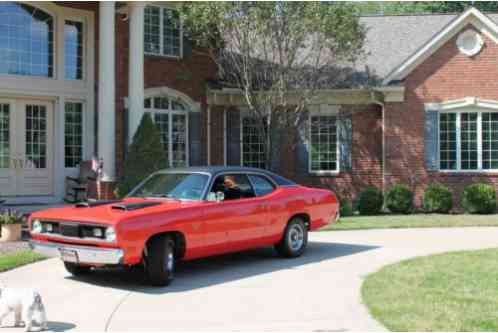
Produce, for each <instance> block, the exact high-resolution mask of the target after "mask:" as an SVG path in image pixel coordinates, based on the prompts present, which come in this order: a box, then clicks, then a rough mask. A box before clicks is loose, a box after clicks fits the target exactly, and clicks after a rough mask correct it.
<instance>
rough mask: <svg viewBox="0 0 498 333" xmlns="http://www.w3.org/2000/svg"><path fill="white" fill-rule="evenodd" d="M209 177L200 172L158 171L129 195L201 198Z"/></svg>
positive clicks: (179, 198) (181, 198)
mask: <svg viewBox="0 0 498 333" xmlns="http://www.w3.org/2000/svg"><path fill="white" fill-rule="evenodd" d="M208 179H209V177H208V176H207V175H204V174H199V173H158V174H155V175H153V176H151V177H149V178H148V179H147V180H146V181H145V182H144V183H143V184H141V185H140V186H139V187H138V188H136V189H135V190H134V191H132V192H131V193H130V194H129V195H128V197H141V198H144V197H154V198H172V199H178V200H201V199H202V194H203V192H204V189H205V187H206V183H207V181H208Z"/></svg>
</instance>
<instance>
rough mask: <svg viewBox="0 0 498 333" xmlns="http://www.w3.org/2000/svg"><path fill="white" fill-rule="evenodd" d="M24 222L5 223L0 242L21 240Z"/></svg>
mask: <svg viewBox="0 0 498 333" xmlns="http://www.w3.org/2000/svg"><path fill="white" fill-rule="evenodd" d="M21 228H22V224H20V223H16V224H3V225H2V236H1V237H0V242H14V241H18V240H21Z"/></svg>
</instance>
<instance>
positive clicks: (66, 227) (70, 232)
mask: <svg viewBox="0 0 498 333" xmlns="http://www.w3.org/2000/svg"><path fill="white" fill-rule="evenodd" d="M59 229H60V234H61V235H62V236H67V237H80V228H79V226H78V225H77V224H63V223H61V224H60V226H59Z"/></svg>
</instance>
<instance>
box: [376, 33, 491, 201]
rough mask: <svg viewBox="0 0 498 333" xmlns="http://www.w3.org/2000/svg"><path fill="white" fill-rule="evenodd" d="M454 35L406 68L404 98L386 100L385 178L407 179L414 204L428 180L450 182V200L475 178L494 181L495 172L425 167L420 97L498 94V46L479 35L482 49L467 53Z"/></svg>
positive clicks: (389, 180) (425, 99) (444, 98)
mask: <svg viewBox="0 0 498 333" xmlns="http://www.w3.org/2000/svg"><path fill="white" fill-rule="evenodd" d="M467 28H469V27H466V28H465V29H463V30H462V31H464V30H466V29H467ZM457 36H458V34H457V35H456V36H455V37H454V38H451V39H450V40H449V41H448V42H446V43H445V44H444V45H443V46H442V47H441V48H440V49H439V50H437V51H436V52H435V53H434V54H433V55H432V56H430V57H429V58H428V59H426V60H425V61H424V62H423V63H422V64H420V65H419V66H418V67H417V68H416V69H415V70H414V71H413V72H412V73H410V75H409V76H408V77H407V78H406V80H405V87H406V94H405V101H404V102H403V103H388V104H387V105H386V169H387V174H386V181H387V183H389V184H392V183H396V182H404V183H407V184H409V185H411V186H412V188H413V189H414V190H415V192H416V204H417V205H419V204H420V203H421V201H420V200H421V197H422V194H423V191H424V189H425V188H426V187H427V184H429V183H431V182H441V183H444V184H447V185H448V186H450V187H451V188H452V189H453V190H454V193H455V195H454V199H455V204H458V202H459V196H460V193H461V190H462V188H463V186H465V185H466V184H469V183H472V182H476V181H486V182H492V183H494V184H498V174H496V175H476V174H461V173H458V174H457V173H453V174H447V173H444V174H443V173H439V172H428V171H427V170H426V169H425V165H424V120H425V111H424V103H431V102H443V101H447V100H454V99H460V98H464V97H467V96H475V97H479V98H484V99H491V100H498V46H497V45H496V44H495V43H494V42H493V41H492V40H490V39H489V38H488V37H486V36H485V35H482V37H483V39H484V41H485V45H484V47H483V49H482V50H481V52H480V53H479V54H477V55H476V56H474V57H470V58H469V57H467V56H465V55H463V54H461V53H460V52H459V51H458V48H457V46H456V38H457Z"/></svg>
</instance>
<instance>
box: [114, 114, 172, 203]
mask: <svg viewBox="0 0 498 333" xmlns="http://www.w3.org/2000/svg"><path fill="white" fill-rule="evenodd" d="M167 166H168V159H167V157H166V153H165V151H164V148H163V146H162V143H161V133H160V132H159V129H158V128H157V127H156V125H155V124H154V122H153V121H152V118H151V116H150V115H149V114H147V113H146V114H144V116H143V117H142V120H141V122H140V126H138V129H137V131H136V133H135V135H134V136H133V141H132V143H131V145H130V146H129V147H128V154H127V156H126V160H125V163H124V172H123V177H122V179H121V181H120V182H119V184H118V188H117V192H118V193H117V194H118V196H119V197H122V196H125V195H126V194H128V193H129V192H130V191H131V190H132V189H133V188H134V187H135V186H136V185H138V183H140V182H141V181H142V180H143V179H144V178H145V177H147V176H148V175H150V174H151V173H152V172H154V171H157V170H160V169H164V168H166V167H167Z"/></svg>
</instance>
